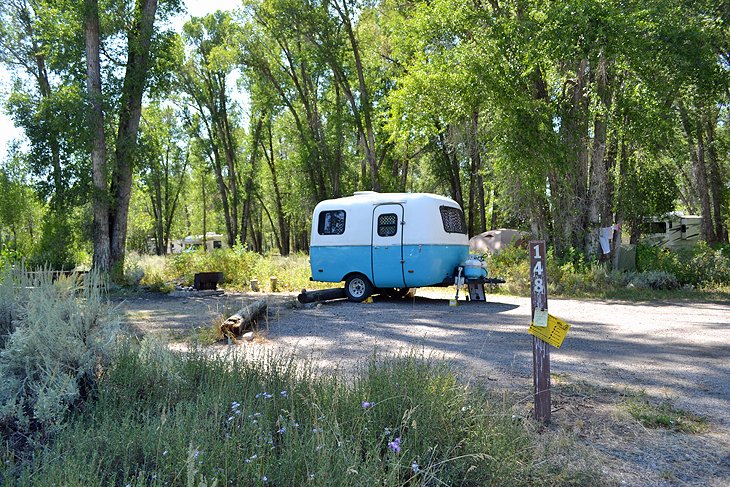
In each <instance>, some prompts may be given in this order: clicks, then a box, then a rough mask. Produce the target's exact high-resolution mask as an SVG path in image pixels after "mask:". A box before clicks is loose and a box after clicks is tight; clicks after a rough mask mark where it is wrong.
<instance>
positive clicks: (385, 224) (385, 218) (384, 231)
mask: <svg viewBox="0 0 730 487" xmlns="http://www.w3.org/2000/svg"><path fill="white" fill-rule="evenodd" d="M396 233H398V215H396V214H395V213H383V214H382V215H380V216H378V235H379V236H381V237H392V236H393V235H395V234H396Z"/></svg>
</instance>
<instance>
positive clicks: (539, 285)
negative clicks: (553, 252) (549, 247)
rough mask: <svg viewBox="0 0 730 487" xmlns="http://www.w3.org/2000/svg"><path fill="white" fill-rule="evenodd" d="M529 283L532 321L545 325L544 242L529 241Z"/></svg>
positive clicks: (545, 280) (545, 279)
mask: <svg viewBox="0 0 730 487" xmlns="http://www.w3.org/2000/svg"><path fill="white" fill-rule="evenodd" d="M530 283H531V284H532V285H531V289H532V313H533V314H532V323H533V324H534V325H535V326H547V269H546V265H545V242H544V241H537V242H535V241H533V242H530Z"/></svg>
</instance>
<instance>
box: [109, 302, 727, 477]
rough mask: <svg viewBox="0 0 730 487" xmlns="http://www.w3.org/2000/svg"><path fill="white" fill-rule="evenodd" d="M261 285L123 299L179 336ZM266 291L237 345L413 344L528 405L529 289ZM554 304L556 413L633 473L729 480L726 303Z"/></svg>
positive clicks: (377, 349)
mask: <svg viewBox="0 0 730 487" xmlns="http://www.w3.org/2000/svg"><path fill="white" fill-rule="evenodd" d="M262 298H264V295H262V294H254V293H249V294H236V293H226V294H224V295H217V296H204V297H196V296H194V295H191V296H189V297H187V296H182V297H168V296H165V295H155V294H149V295H143V296H138V297H132V298H128V299H126V300H125V301H123V302H122V303H120V305H119V306H120V310H121V311H122V312H123V313H124V316H125V320H126V321H127V323H129V324H130V325H131V326H132V327H133V328H134V329H136V330H137V331H139V332H140V333H150V332H153V333H162V334H163V335H167V336H168V337H170V338H171V339H173V340H179V339H182V338H183V337H185V336H189V335H190V331H191V330H195V329H196V328H200V327H210V326H211V323H213V322H214V321H215V320H217V319H220V317H221V316H222V315H230V314H232V313H233V312H235V311H236V310H237V309H239V308H241V307H243V306H244V305H246V304H248V303H250V302H252V301H254V300H256V299H262ZM265 298H266V299H267V300H268V301H269V311H268V315H267V316H266V317H264V318H262V319H261V320H259V323H258V333H257V335H258V338H257V339H256V340H255V341H254V342H251V343H246V342H241V343H238V344H236V345H235V347H246V348H247V349H248V348H250V347H254V348H257V349H264V350H269V349H277V350H283V351H285V352H291V351H293V352H295V353H296V354H297V355H298V356H302V357H307V358H310V359H311V360H313V361H314V363H315V364H316V365H317V366H320V367H322V368H323V369H329V370H331V369H332V367H337V368H338V369H339V370H341V371H343V372H345V373H347V372H350V371H352V370H353V369H354V368H355V367H357V366H358V365H359V364H361V363H363V362H364V361H367V360H368V359H369V358H370V357H372V356H373V353H378V354H381V355H388V354H398V353H417V354H419V355H423V356H426V357H431V358H434V359H443V360H447V361H449V362H450V363H451V364H453V365H454V367H455V368H456V370H457V371H458V372H459V374H460V376H461V378H462V380H464V381H465V382H471V383H478V384H486V387H488V388H490V389H493V390H500V391H507V392H508V393H509V394H513V395H514V397H516V398H517V399H518V406H517V407H516V410H515V415H516V416H517V417H527V416H529V414H530V407H531V406H530V405H531V400H532V398H531V389H532V348H531V343H532V341H531V336H530V335H529V334H528V333H527V327H528V323H529V316H530V301H529V298H518V297H509V296H501V295H488V296H487V299H488V301H487V302H486V303H484V302H464V301H461V302H460V305H459V306H456V307H452V306H449V299H448V298H449V295H448V294H446V293H445V292H443V291H434V292H429V291H427V290H425V291H422V290H419V292H418V295H417V297H415V298H406V299H403V300H394V299H386V298H380V297H376V298H375V301H374V302H373V303H370V304H364V303H363V304H355V303H350V302H347V301H343V300H339V301H333V302H329V303H323V304H312V305H305V306H301V305H297V304H296V298H295V295H291V294H289V295H287V294H275V295H268V296H266V297H265ZM550 312H551V313H552V314H554V315H556V316H558V317H560V318H561V319H563V320H564V321H566V322H568V323H569V324H570V325H571V329H570V331H569V332H568V335H567V338H566V339H565V342H564V343H563V345H562V347H561V348H560V349H559V350H558V349H554V348H553V349H552V350H551V370H552V374H553V410H554V413H553V424H554V425H557V426H559V427H560V428H561V429H562V430H563V431H567V432H568V433H570V434H571V435H573V436H574V437H575V438H576V439H577V440H578V442H579V443H580V444H582V445H585V446H586V447H588V448H589V449H590V450H591V451H592V452H593V453H595V454H596V455H597V458H598V459H599V461H601V462H602V463H603V470H604V472H605V473H606V475H607V476H608V477H610V478H614V479H616V480H617V481H618V482H619V483H624V484H626V485H718V486H719V485H730V384H729V382H728V380H729V379H730V303H711V302H706V303H694V302H670V301H659V302H651V303H626V302H608V301H596V300H590V301H577V300H563V299H552V300H551V301H550ZM214 347H217V349H219V350H221V351H222V350H223V349H228V348H230V347H228V346H226V345H215V346H214ZM636 397H641V398H646V400H649V401H651V402H652V403H655V404H658V403H662V402H668V403H670V404H671V405H672V406H673V407H674V408H678V409H682V410H684V411H686V412H689V413H692V414H694V415H698V416H700V417H701V418H704V420H706V424H707V427H706V428H704V430H703V431H701V432H697V433H680V432H674V431H669V430H666V429H648V428H646V427H644V426H642V424H641V423H639V422H638V421H636V420H635V419H634V418H633V417H632V416H631V415H629V413H628V412H627V408H626V407H625V404H626V403H627V401H628V400H630V399H631V398H636ZM520 408H521V409H520Z"/></svg>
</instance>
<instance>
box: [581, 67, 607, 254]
mask: <svg viewBox="0 0 730 487" xmlns="http://www.w3.org/2000/svg"><path fill="white" fill-rule="evenodd" d="M596 94H597V95H598V98H599V101H600V103H601V106H600V108H599V113H597V114H596V115H595V118H594V120H593V151H592V153H591V163H590V175H591V176H590V188H589V193H588V197H589V198H588V222H589V226H588V228H587V232H586V254H587V255H588V256H589V257H591V256H594V255H596V253H598V252H599V251H600V254H602V251H601V249H600V245H599V241H598V231H599V228H600V227H607V226H610V225H611V224H612V223H613V222H612V221H608V220H607V219H606V218H607V214H606V213H607V212H606V210H605V208H606V207H607V206H609V205H608V200H609V192H608V170H607V169H608V168H607V167H606V138H607V135H608V121H607V118H608V111H609V109H610V106H611V92H610V88H609V79H608V63H607V62H606V58H605V57H603V56H601V58H600V60H599V62H598V68H597V70H596Z"/></svg>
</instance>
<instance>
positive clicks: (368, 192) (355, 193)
mask: <svg viewBox="0 0 730 487" xmlns="http://www.w3.org/2000/svg"><path fill="white" fill-rule="evenodd" d="M353 194H354V195H355V196H362V195H366V194H378V192H377V191H355V192H354V193H353Z"/></svg>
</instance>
